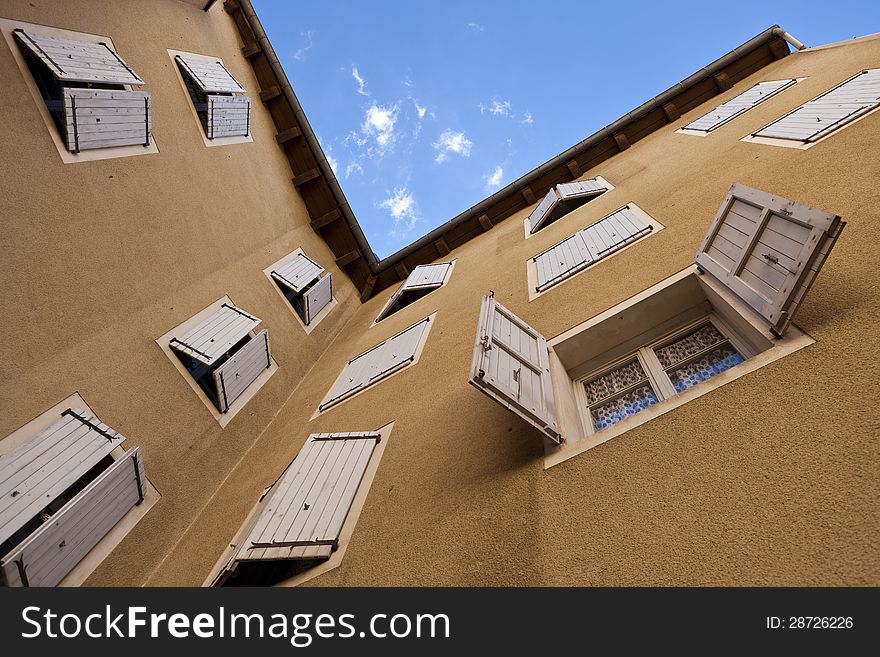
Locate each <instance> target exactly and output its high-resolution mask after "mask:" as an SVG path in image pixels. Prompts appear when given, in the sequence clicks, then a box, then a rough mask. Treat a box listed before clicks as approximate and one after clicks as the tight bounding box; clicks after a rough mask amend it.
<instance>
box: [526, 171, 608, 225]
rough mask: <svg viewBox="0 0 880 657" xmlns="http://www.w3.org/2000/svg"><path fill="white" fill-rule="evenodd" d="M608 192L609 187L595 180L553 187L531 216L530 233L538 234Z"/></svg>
mask: <svg viewBox="0 0 880 657" xmlns="http://www.w3.org/2000/svg"><path fill="white" fill-rule="evenodd" d="M606 191H608V186H607V185H605V184H603V183H601V182H599V181H598V180H595V179H592V180H576V181H575V182H570V183H560V184H558V185H556V187H552V188H551V189H550V191H549V192H547V195H546V196H545V197H544V198H543V199H542V200H541V202H540V203H539V204H538V207H536V208H535V209H534V210H533V211H532V214H530V215H529V233H535V232H537V231H538V230H540V229H541V228H543V227H544V226H546V225H548V224H550V223H552V222H554V221H556V220H557V219H559V218H560V217H562V216H563V215H565V214H568V213H569V212H571V211H572V210H576V209H577V208H579V207H580V206H582V205H583V204H584V203H586V202H587V201H589V200H590V199H591V198H594V197H596V196H599V195H600V194H603V193H604V192H606Z"/></svg>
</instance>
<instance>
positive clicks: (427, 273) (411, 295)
mask: <svg viewBox="0 0 880 657" xmlns="http://www.w3.org/2000/svg"><path fill="white" fill-rule="evenodd" d="M454 264H455V262H454V261H453V262H438V263H436V264H433V265H419V266H417V267H416V268H415V269H413V270H412V271H411V272H410V273H409V276H407V277H406V280H405V281H404V282H403V283H401V285H400V287H399V288H397V291H395V292H394V294H392V295H391V298H390V299H389V300H388V303H386V304H385V307H384V308H382V311H381V312H380V313H379V316H378V317H376V322H381V321H382V320H383V319H385V318H386V317H388V316H390V315H393V314H394V313H396V312H397V311H398V310H403V309H404V308H406V307H407V306H408V305H410V304H411V303H413V302H415V301H418V300H419V299H421V298H422V297H424V296H426V295H428V294H430V293H431V292H433V291H434V290H439V289H440V288H441V287H443V286H444V285H446V283H448V282H449V278H450V277H451V276H452V268H453V265H454Z"/></svg>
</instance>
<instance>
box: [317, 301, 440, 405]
mask: <svg viewBox="0 0 880 657" xmlns="http://www.w3.org/2000/svg"><path fill="white" fill-rule="evenodd" d="M430 321H431V318H430V317H426V318H425V319H423V320H422V321H420V322H418V323H417V324H414V325H413V326H410V327H409V328H408V329H406V330H404V331H401V332H400V333H398V334H397V335H395V336H393V337H391V338H388V339H387V340H386V341H385V342H383V343H381V344H379V345H376V346H375V347H373V348H372V349H370V350H369V351H366V352H364V353H363V354H361V355H360V356H357V357H355V358H352V359H351V360H350V361H348V364H347V365H346V367H345V370H343V372H342V375H341V376H340V377H339V378H338V379H337V380H336V383H334V384H333V387H332V388H331V389H330V392H328V393H327V396H326V397H324V401H323V402H321V405H320V407H319V408H320V410H322V411H323V410H325V409H327V408H329V407H330V406H333V405H334V404H337V403H339V402H340V401H342V400H343V399H346V398H348V397H351V396H352V395H353V394H355V393H357V392H359V391H360V390H363V389H364V388H366V387H367V386H369V385H371V384H373V383H376V382H378V381H379V380H381V379H383V378H385V377H387V376H390V375H391V374H393V373H394V372H396V371H397V370H399V369H401V368H403V367H406V366H407V365H409V364H410V363H411V362H413V360H415V355H416V351H418V346H419V343H420V341H421V339H422V335H423V334H424V332H425V331H426V330H427V328H428V323H429V322H430Z"/></svg>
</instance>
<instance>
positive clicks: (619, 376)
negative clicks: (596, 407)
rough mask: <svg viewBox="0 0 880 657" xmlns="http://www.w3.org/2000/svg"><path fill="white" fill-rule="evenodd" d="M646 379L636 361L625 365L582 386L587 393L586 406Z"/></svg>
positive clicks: (643, 371)
mask: <svg viewBox="0 0 880 657" xmlns="http://www.w3.org/2000/svg"><path fill="white" fill-rule="evenodd" d="M647 378H648V376H647V375H646V374H645V370H643V369H642V365H641V363H639V361H638V360H634V361H632V362H631V363H627V364H626V365H623V366H621V367H618V368H617V369H616V370H611V371H610V372H608V373H607V374H603V375H602V376H600V377H599V378H598V379H593V380H592V381H590V382H589V383H585V384H584V390H585V391H586V393H587V404H588V405H589V406H592V405H593V404H595V403H596V402H598V401H602V400H603V399H606V398H608V397H610V396H611V395H613V394H614V393H615V392H620V391H621V390H624V389H626V388H629V387H630V386H632V385H635V384H636V383H638V382H639V381H642V380H644V379H647Z"/></svg>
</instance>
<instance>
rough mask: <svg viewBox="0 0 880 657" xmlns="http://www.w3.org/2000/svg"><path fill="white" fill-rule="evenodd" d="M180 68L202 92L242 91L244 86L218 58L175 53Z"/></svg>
mask: <svg viewBox="0 0 880 657" xmlns="http://www.w3.org/2000/svg"><path fill="white" fill-rule="evenodd" d="M176 59H177V61H178V62H179V64H180V67H181V70H183V72H184V73H186V75H187V76H189V78H190V79H191V80H192V81H193V83H194V84H195V85H196V86H197V87H198V89H199V91H201V92H202V93H244V92H245V88H244V87H242V86H241V85H240V84H239V83H238V81H237V80H236V79H235V78H234V77H232V73H230V72H229V71H228V70H227V69H226V67H225V66H224V65H223V62H222V61H220V60H219V59H213V60H212V59H208V58H206V57H198V56H193V55H177V56H176Z"/></svg>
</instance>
